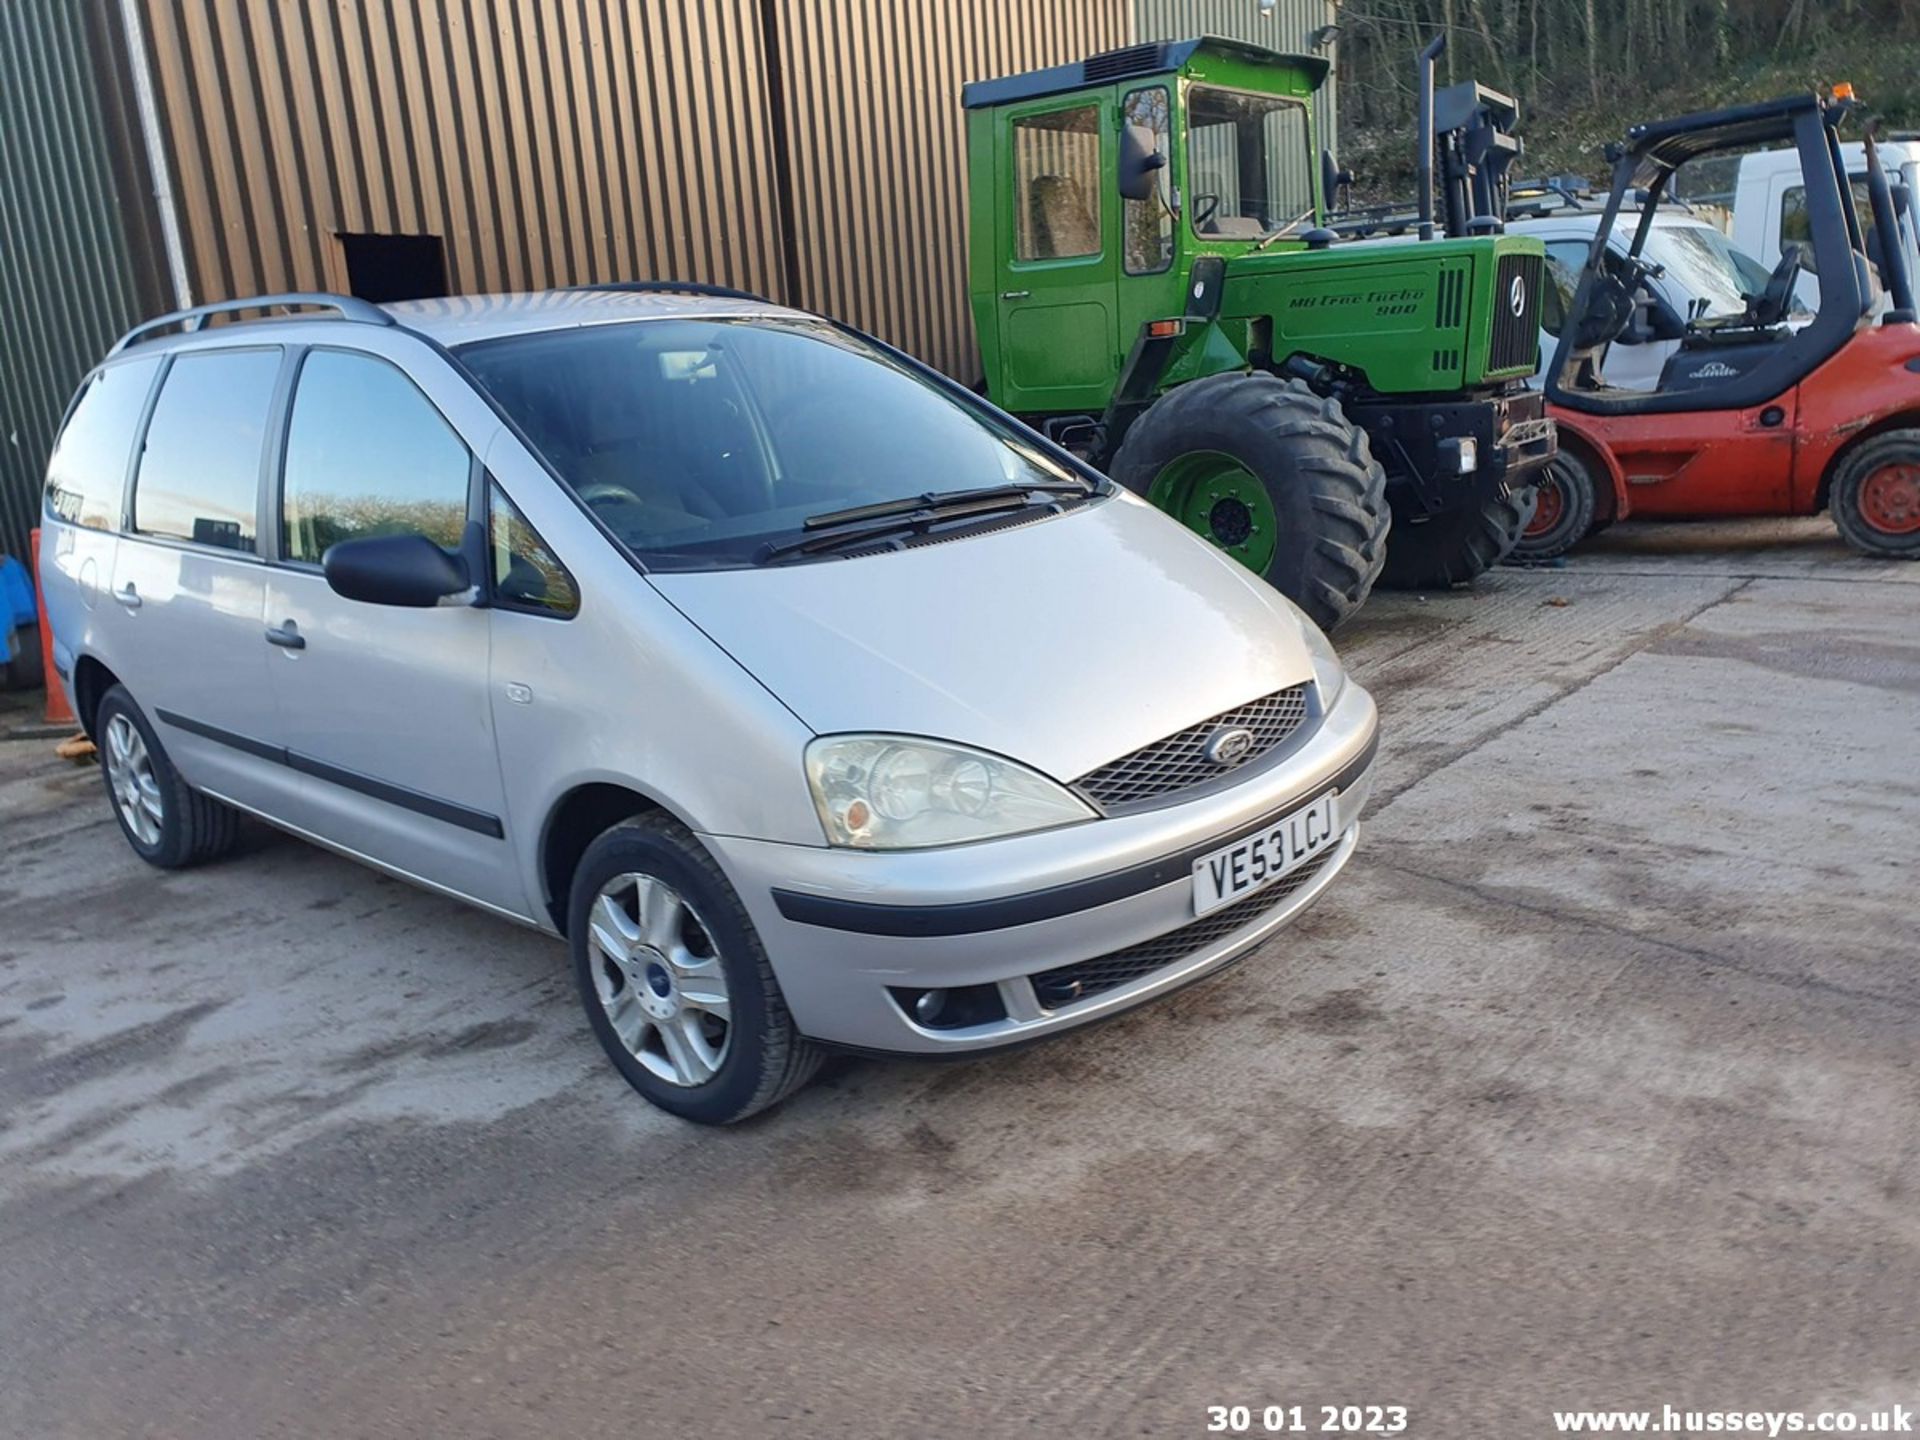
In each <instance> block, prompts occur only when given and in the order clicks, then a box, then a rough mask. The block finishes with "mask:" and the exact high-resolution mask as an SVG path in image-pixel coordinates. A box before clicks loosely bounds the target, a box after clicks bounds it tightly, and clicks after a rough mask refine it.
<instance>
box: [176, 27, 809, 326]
mask: <svg viewBox="0 0 1920 1440" xmlns="http://www.w3.org/2000/svg"><path fill="white" fill-rule="evenodd" d="M141 3H142V7H143V12H144V15H145V17H146V29H147V35H148V40H149V45H150V48H151V52H152V54H151V60H152V66H153V74H154V77H155V83H156V85H157V87H158V90H159V93H160V101H161V108H162V113H163V116H164V120H165V124H166V129H167V133H168V137H169V149H170V159H171V162H172V165H173V174H174V177H175V188H176V190H177V192H178V194H179V196H180V202H181V221H182V225H183V227H184V229H185V232H186V242H187V246H188V252H189V254H190V256H191V259H192V264H193V270H194V275H195V287H194V288H195V293H196V297H198V298H218V297H223V296H233V295H244V294H248V293H258V292H262V291H270V290H279V289H315V288H344V284H345V275H344V273H343V270H342V262H341V257H340V255H339V253H338V250H337V246H336V244H335V241H334V236H335V235H336V234H338V233H341V232H346V233H367V232H373V233H385V234H404V235H422V234H430V235H438V236H440V237H441V238H442V239H443V240H444V241H445V244H446V257H447V274H448V280H449V283H450V285H451V287H452V288H453V290H454V291H456V292H477V291H488V290H516V289H534V288H543V287H546V286H551V285H562V284H572V283H577V282H582V281H587V280H596V279H611V278H617V277H636V276H654V275H675V276H680V277H684V278H698V279H704V280H714V281H720V282H724V283H727V284H734V285H740V286H743V287H745V288H748V289H753V290H758V291H763V292H766V291H775V292H777V291H778V289H779V263H778V255H779V237H778V233H777V220H778V214H777V205H776V202H775V196H774V192H773V187H772V171H771V162H770V158H769V152H770V145H769V135H768V121H767V113H766V106H765V103H764V96H763V94H762V88H761V84H760V74H761V62H760V29H759V24H758V21H757V18H756V11H755V7H754V6H753V5H751V4H740V3H735V0H716V3H698V0H694V3H634V4H621V3H598V0H594V3H588V0H572V3H566V4H559V3H554V0H347V3H341V0H190V3H186V4H178V3H175V0H141Z"/></svg>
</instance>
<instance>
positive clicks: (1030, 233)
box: [993, 91, 1120, 415]
mask: <svg viewBox="0 0 1920 1440" xmlns="http://www.w3.org/2000/svg"><path fill="white" fill-rule="evenodd" d="M1112 107H1113V99H1112V96H1111V94H1110V93H1109V92H1106V91H1096V92H1092V93H1087V92H1082V93H1080V94H1078V95H1073V96H1064V97H1063V96H1056V97H1052V98H1050V99H1048V100H1045V101H1040V102H1036V103H1035V104H1033V105H1029V106H1024V107H1022V108H1020V109H1017V110H1014V111H1013V112H1012V113H1011V114H1010V116H1009V117H1008V121H1007V123H1006V124H1004V125H1003V126H1001V127H1000V131H999V135H998V138H997V142H996V143H997V144H998V145H999V146H1000V147H1001V149H1000V153H999V155H998V157H997V163H996V164H995V166H994V172H995V174H996V175H998V176H999V177H1001V193H1000V197H999V201H998V207H997V213H998V215H999V221H1000V223H999V224H998V226H997V227H996V229H997V231H998V234H999V244H998V246H997V252H998V253H997V254H996V257H995V274H994V280H995V292H996V298H995V301H994V303H995V305H996V306H997V307H998V310H999V324H998V326H997V327H996V331H997V334H998V340H999V345H1000V375H1001V385H1000V390H999V393H996V394H995V395H994V397H993V398H994V401H995V403H996V404H998V405H999V406H1001V408H1003V409H1006V410H1011V411H1014V412H1015V413H1017V414H1022V415H1034V414H1048V413H1056V414H1057V413H1061V412H1066V411H1084V412H1088V413H1094V414H1097V413H1099V411H1100V410H1102V409H1103V408H1104V407H1105V405H1106V403H1107V399H1108V397H1109V395H1110V394H1111V393H1112V390H1113V385H1114V381H1115V379H1116V377H1117V376H1118V374H1119V370H1120V357H1119V354H1118V340H1117V332H1116V330H1115V325H1114V299H1115V281H1116V279H1117V275H1118V268H1117V267H1118V260H1119V256H1118V250H1119V245H1118V231H1119V224H1118V209H1119V199H1118V195H1117V193H1116V191H1115V188H1114V186H1115V179H1114V175H1115V169H1114V166H1115V149H1116V146H1115V144H1114V143H1113V136H1114V131H1115V126H1114V125H1113V124H1112V123H1111V120H1110V117H1111V115H1112Z"/></svg>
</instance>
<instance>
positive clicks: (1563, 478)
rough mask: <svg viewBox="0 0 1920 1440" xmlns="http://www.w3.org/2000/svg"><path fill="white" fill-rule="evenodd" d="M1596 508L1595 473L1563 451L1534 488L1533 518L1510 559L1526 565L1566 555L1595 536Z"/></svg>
mask: <svg viewBox="0 0 1920 1440" xmlns="http://www.w3.org/2000/svg"><path fill="white" fill-rule="evenodd" d="M1594 505H1595V496H1594V489H1593V473H1592V472H1591V471H1590V470H1588V469H1587V467H1586V466H1585V465H1584V464H1583V463H1581V461H1580V460H1578V459H1577V458H1576V457H1574V456H1573V455H1571V454H1569V453H1568V452H1567V451H1565V450H1562V451H1561V452H1560V453H1559V454H1558V455H1556V456H1554V457H1553V459H1552V460H1550V461H1549V462H1548V463H1547V469H1546V473H1545V474H1544V475H1542V476H1541V477H1540V483H1539V484H1538V485H1536V486H1534V495H1533V518H1532V519H1530V520H1529V521H1527V528H1526V529H1525V530H1523V531H1521V532H1520V541H1519V543H1518V544H1516V545H1515V546H1514V547H1513V553H1512V554H1511V555H1509V556H1508V557H1507V558H1508V559H1509V560H1517V561H1520V562H1523V563H1524V562H1527V561H1536V560H1552V559H1554V558H1555V557H1557V556H1560V555H1564V554H1566V553H1567V551H1569V550H1571V549H1572V548H1573V547H1574V546H1576V545H1578V544H1579V543H1580V542H1581V541H1582V540H1584V539H1586V538H1587V536H1588V535H1590V534H1592V533H1593V529H1594V525H1593V512H1594Z"/></svg>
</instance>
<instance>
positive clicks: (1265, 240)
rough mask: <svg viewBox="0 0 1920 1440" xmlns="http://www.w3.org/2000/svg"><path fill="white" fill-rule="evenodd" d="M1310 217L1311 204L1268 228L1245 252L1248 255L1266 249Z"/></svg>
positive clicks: (1311, 213) (1311, 215)
mask: <svg viewBox="0 0 1920 1440" xmlns="http://www.w3.org/2000/svg"><path fill="white" fill-rule="evenodd" d="M1312 218H1313V206H1311V205H1309V206H1308V207H1307V208H1306V209H1304V210H1302V211H1301V212H1300V213H1299V214H1298V215H1296V216H1294V217H1293V219H1291V220H1289V221H1287V223H1286V224H1284V225H1281V226H1277V227H1276V228H1274V229H1272V230H1269V231H1268V232H1267V233H1266V234H1264V235H1262V236H1261V237H1260V238H1259V239H1258V240H1256V241H1254V242H1253V248H1252V249H1251V250H1249V251H1247V253H1248V254H1249V255H1252V254H1255V253H1256V252H1258V251H1261V250H1264V249H1266V248H1267V246H1269V245H1271V244H1273V242H1274V241H1276V240H1284V239H1286V238H1287V236H1289V235H1291V234H1292V233H1293V232H1294V231H1295V230H1297V229H1299V228H1300V224H1301V222H1302V221H1305V220H1311V219H1312Z"/></svg>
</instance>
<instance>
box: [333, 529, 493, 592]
mask: <svg viewBox="0 0 1920 1440" xmlns="http://www.w3.org/2000/svg"><path fill="white" fill-rule="evenodd" d="M320 570H321V573H322V574H324V575H325V576H326V577H327V586H328V588H330V589H331V590H332V591H333V593H334V594H336V595H340V596H344V597H345V598H346V599H348V600H359V601H362V602H364V603H365V604H368V605H400V606H405V607H408V608H410V609H416V610H425V609H429V608H431V607H432V606H435V605H439V604H442V603H443V602H446V601H449V600H453V601H454V602H455V603H460V604H464V603H467V600H466V597H467V593H468V592H469V591H470V590H471V589H472V587H473V581H472V579H471V578H470V577H469V576H468V574H467V562H466V561H465V560H463V559H461V558H460V557H459V556H458V555H449V554H448V553H447V552H446V551H445V550H442V549H441V548H440V547H439V546H438V545H436V544H434V543H433V541H431V540H429V539H427V537H426V536H424V535H376V536H369V537H368V538H366V539H363V540H341V541H339V542H337V543H336V544H333V545H329V546H328V547H327V552H326V554H324V555H322V556H321V557H320Z"/></svg>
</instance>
